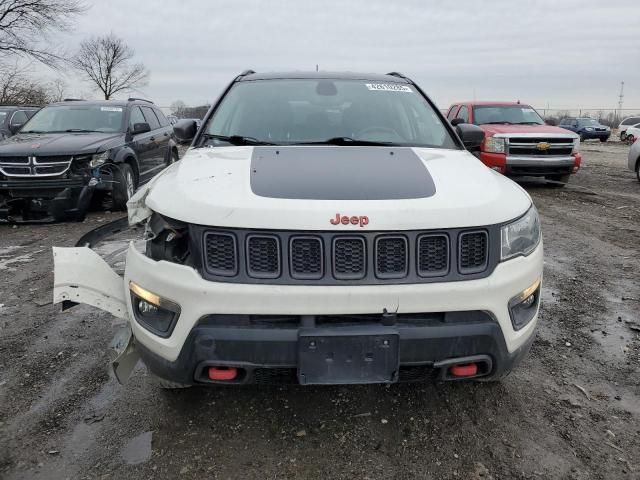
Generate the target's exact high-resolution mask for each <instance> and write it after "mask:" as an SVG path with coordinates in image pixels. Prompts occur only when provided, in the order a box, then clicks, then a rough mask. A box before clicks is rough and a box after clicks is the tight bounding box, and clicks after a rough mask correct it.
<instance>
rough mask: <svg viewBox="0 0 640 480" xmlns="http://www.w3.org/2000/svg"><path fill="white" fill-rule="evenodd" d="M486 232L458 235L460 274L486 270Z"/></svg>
mask: <svg viewBox="0 0 640 480" xmlns="http://www.w3.org/2000/svg"><path fill="white" fill-rule="evenodd" d="M487 244H488V239H487V232H484V231H476V232H465V233H462V234H460V255H459V259H458V262H459V269H460V273H466V274H469V273H479V272H482V271H484V270H485V269H486V268H487V257H488V254H487Z"/></svg>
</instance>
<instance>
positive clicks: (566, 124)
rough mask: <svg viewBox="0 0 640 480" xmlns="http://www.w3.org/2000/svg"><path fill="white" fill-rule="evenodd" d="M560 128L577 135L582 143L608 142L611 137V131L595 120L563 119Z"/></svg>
mask: <svg viewBox="0 0 640 480" xmlns="http://www.w3.org/2000/svg"><path fill="white" fill-rule="evenodd" d="M559 127H560V128H564V129H566V130H571V131H572V132H575V133H577V134H578V135H580V140H581V141H584V140H589V139H598V140H600V141H601V142H606V141H607V140H609V137H610V136H611V129H610V128H609V127H607V126H606V125H601V124H600V122H598V121H597V120H594V119H593V118H572V117H568V118H563V119H562V121H561V122H560V125H559Z"/></svg>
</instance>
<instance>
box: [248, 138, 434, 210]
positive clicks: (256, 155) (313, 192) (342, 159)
mask: <svg viewBox="0 0 640 480" xmlns="http://www.w3.org/2000/svg"><path fill="white" fill-rule="evenodd" d="M251 190H253V193H254V194H256V195H259V196H261V197H270V198H288V199H307V200H401V199H410V198H425V197H431V196H433V195H434V194H435V192H436V187H435V185H434V183H433V178H431V175H430V174H429V171H428V170H427V168H426V167H425V165H424V163H423V162H422V160H421V159H420V157H418V156H417V155H416V154H415V153H414V152H413V150H411V149H410V148H406V147H404V148H391V147H355V146H354V147H342V146H337V147H334V146H322V147H255V148H254V150H253V156H252V157H251Z"/></svg>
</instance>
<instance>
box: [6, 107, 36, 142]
mask: <svg viewBox="0 0 640 480" xmlns="http://www.w3.org/2000/svg"><path fill="white" fill-rule="evenodd" d="M38 110H40V107H35V106H33V107H32V106H28V105H21V106H11V105H0V140H4V139H5V138H9V137H10V136H12V135H13V134H15V133H16V132H17V131H18V130H20V128H22V126H23V125H24V124H25V123H26V122H27V120H29V119H30V118H31V117H33V115H34V114H35V113H36V112H37V111H38Z"/></svg>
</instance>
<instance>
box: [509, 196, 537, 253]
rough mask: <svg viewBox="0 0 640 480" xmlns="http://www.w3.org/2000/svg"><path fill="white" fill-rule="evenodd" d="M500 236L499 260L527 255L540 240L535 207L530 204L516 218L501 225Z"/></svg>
mask: <svg viewBox="0 0 640 480" xmlns="http://www.w3.org/2000/svg"><path fill="white" fill-rule="evenodd" d="M501 237H502V251H501V254H500V259H501V260H507V259H509V258H513V257H516V256H518V255H525V256H526V255H529V254H530V253H531V252H532V251H533V250H534V249H535V248H536V247H537V246H538V243H539V242H540V219H539V218H538V211H537V210H536V208H535V207H534V206H532V207H531V208H530V209H529V211H528V212H527V213H525V214H524V215H523V216H522V217H520V218H519V219H518V220H516V221H515V222H512V223H510V224H508V225H505V226H504V227H502V230H501Z"/></svg>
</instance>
